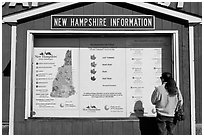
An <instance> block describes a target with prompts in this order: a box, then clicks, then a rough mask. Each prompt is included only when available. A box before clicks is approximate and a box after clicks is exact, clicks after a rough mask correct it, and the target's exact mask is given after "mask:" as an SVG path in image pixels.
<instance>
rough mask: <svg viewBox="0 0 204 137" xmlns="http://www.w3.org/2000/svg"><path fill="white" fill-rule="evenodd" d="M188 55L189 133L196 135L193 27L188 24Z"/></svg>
mask: <svg viewBox="0 0 204 137" xmlns="http://www.w3.org/2000/svg"><path fill="white" fill-rule="evenodd" d="M189 56H190V96H191V134H192V135H196V127H195V125H196V119H195V67H194V63H195V62H194V27H193V26H189Z"/></svg>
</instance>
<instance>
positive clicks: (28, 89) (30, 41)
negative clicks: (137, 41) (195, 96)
mask: <svg viewBox="0 0 204 137" xmlns="http://www.w3.org/2000/svg"><path fill="white" fill-rule="evenodd" d="M43 33H45V34H60V33H61V34H66V33H67V34H69V33H72V34H73V33H86V34H87V33H88V34H91V33H97V34H100V33H118V34H129V33H132V34H133V33H135V34H147V33H148V34H172V35H173V45H172V46H173V49H174V50H173V52H174V54H173V55H174V59H175V61H174V64H173V65H174V66H176V65H179V52H178V47H179V45H178V31H176V30H169V31H167V30H164V31H163V30H161V31H54V30H28V31H27V39H28V41H27V52H28V53H27V64H26V91H25V94H26V96H25V97H26V102H25V103H26V107H25V112H26V113H27V114H25V119H27V118H29V117H30V116H29V114H30V111H31V110H30V107H29V106H31V96H30V95H31V76H32V72H31V68H32V54H31V53H32V51H33V39H32V38H33V35H34V34H43ZM30 52H31V53H30ZM174 69H175V70H173V72H174V74H176V75H175V77H174V78H175V79H176V81H178V82H177V83H178V85H179V66H176V67H174Z"/></svg>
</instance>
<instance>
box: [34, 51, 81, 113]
mask: <svg viewBox="0 0 204 137" xmlns="http://www.w3.org/2000/svg"><path fill="white" fill-rule="evenodd" d="M78 59H79V49H77V48H34V56H33V112H32V113H33V116H38V115H39V116H41V113H42V114H43V115H44V116H48V117H49V116H55V115H56V113H58V115H59V114H60V115H61V116H76V115H78V111H79V85H78V83H79V82H78V81H79V79H78V78H79V72H78V69H79V66H78V65H79V64H78V62H79V61H78Z"/></svg>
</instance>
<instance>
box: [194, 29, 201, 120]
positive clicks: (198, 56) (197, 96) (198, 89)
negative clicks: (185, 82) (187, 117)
mask: <svg viewBox="0 0 204 137" xmlns="http://www.w3.org/2000/svg"><path fill="white" fill-rule="evenodd" d="M194 35H195V43H194V44H195V101H196V102H195V111H196V123H197V124H202V25H196V26H195V31H194Z"/></svg>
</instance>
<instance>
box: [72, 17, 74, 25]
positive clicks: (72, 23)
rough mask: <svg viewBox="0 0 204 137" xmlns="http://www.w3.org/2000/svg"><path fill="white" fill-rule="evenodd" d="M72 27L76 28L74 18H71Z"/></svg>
mask: <svg viewBox="0 0 204 137" xmlns="http://www.w3.org/2000/svg"><path fill="white" fill-rule="evenodd" d="M71 26H74V18H71Z"/></svg>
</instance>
